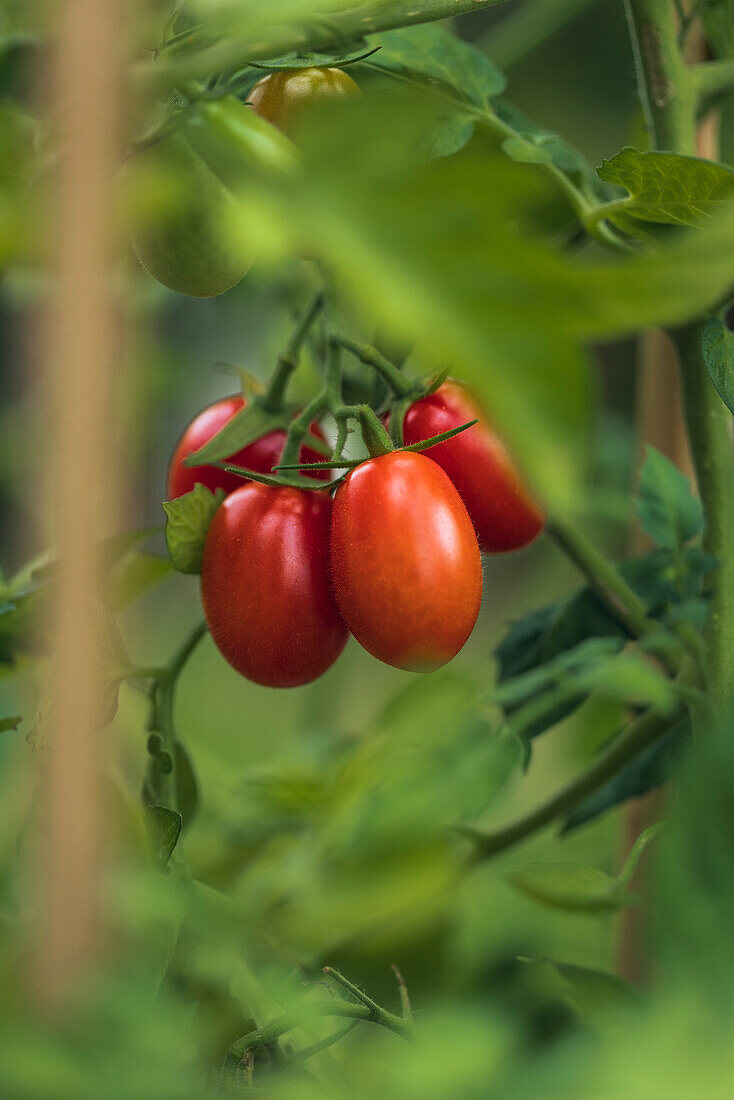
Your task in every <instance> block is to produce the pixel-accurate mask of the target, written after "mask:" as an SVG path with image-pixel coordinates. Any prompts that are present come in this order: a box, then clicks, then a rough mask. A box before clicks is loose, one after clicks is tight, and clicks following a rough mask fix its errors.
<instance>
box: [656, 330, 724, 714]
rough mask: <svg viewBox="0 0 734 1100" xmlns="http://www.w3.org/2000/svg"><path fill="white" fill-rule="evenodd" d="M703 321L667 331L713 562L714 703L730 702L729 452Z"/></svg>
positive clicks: (710, 639)
mask: <svg viewBox="0 0 734 1100" xmlns="http://www.w3.org/2000/svg"><path fill="white" fill-rule="evenodd" d="M702 329H703V323H702V322H701V323H698V324H691V325H687V326H686V327H685V328H682V329H678V330H677V331H674V332H672V333H671V336H672V338H673V342H674V343H675V346H676V349H677V351H678V357H679V360H680V368H681V380H682V385H683V403H684V408H685V414H686V425H687V429H688V438H689V440H690V443H691V452H692V454H693V461H694V465H695V468H696V480H697V482H698V491H699V493H700V495H701V502H702V504H703V510H704V514H705V516H706V528H705V530H704V536H703V540H704V542H703V544H704V548H705V549H706V550H707V551H708V553H709V554H712V555H713V556H714V557H715V558H717V559H718V561H719V563H720V564H719V568H718V569H717V571H716V573H715V574H714V592H713V596H712V598H711V603H710V608H709V619H708V627H707V631H706V637H705V645H706V657H707V662H708V671H709V673H710V676H711V682H712V684H713V688H714V694H715V695H716V697H717V700H718V701H719V702H720V703H722V704H727V703H730V702H731V701H732V699H733V698H734V670H733V669H732V661H733V660H734V451H733V450H732V441H731V436H730V434H729V429H730V426H731V414H730V413H729V410H728V409H727V407H726V405H725V404H724V402H723V401H722V400H721V398H720V397H719V395H718V393H717V391H716V389H715V388H714V386H713V384H712V382H711V379H710V378H709V375H708V371H707V370H706V364H705V363H704V361H703V352H702V348H701V333H702Z"/></svg>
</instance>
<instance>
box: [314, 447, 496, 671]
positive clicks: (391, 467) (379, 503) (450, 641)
mask: <svg viewBox="0 0 734 1100" xmlns="http://www.w3.org/2000/svg"><path fill="white" fill-rule="evenodd" d="M331 572H332V583H333V586H334V593H335V595H336V600H337V603H338V605H339V609H340V611H341V613H342V615H343V617H344V620H345V622H346V624H347V626H348V627H349V629H350V631H351V633H352V634H353V635H354V637H355V638H356V639H357V641H358V642H359V643H360V645H362V646H363V647H364V648H365V649H366V650H367V651H368V652H369V653H371V654H372V655H373V656H374V657H377V658H378V660H381V661H384V662H385V663H386V664H389V665H394V666H395V667H397V668H402V669H406V670H408V671H413V672H431V671H433V670H435V669H437V668H440V667H441V666H442V665H445V664H446V663H447V662H448V661H450V660H451V659H452V658H453V657H455V656H456V654H457V653H458V652H459V650H460V649H461V648H462V647H463V646H464V644H465V642H466V641H467V639H468V638H469V635H470V634H471V632H472V630H473V628H474V624H475V623H476V620H477V616H478V614H479V607H480V604H481V598H482V563H481V557H480V554H479V547H478V545H477V539H476V535H475V533H474V529H473V527H472V524H471V520H470V519H469V515H468V513H467V511H466V508H465V507H464V505H463V503H462V501H461V498H460V496H459V494H458V493H457V491H456V489H455V488H454V486H453V485H452V483H451V480H450V479H449V477H448V476H447V475H446V474H445V473H444V471H443V470H442V469H441V467H440V466H438V465H437V464H436V463H435V462H433V461H432V459H430V458H426V457H425V456H424V455H422V454H416V453H411V452H405V451H403V452H400V451H394V452H391V453H390V454H386V455H382V456H381V457H379V458H372V459H368V460H367V461H366V462H364V463H362V464H361V465H360V466H358V467H356V468H355V469H354V470H352V471H351V473H349V474H348V475H347V477H346V479H345V481H344V482H343V483H342V484H341V485H340V486H339V488H338V489H337V491H336V495H335V497H334V509H333V518H332V525H331Z"/></svg>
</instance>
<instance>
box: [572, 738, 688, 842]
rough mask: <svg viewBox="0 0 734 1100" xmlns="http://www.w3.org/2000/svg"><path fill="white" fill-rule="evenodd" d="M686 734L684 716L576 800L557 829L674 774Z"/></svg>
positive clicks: (583, 819)
mask: <svg viewBox="0 0 734 1100" xmlns="http://www.w3.org/2000/svg"><path fill="white" fill-rule="evenodd" d="M690 737H691V726H690V722H689V721H688V719H684V720H683V721H682V722H679V723H678V724H677V725H676V726H674V727H673V729H672V730H671V731H670V733H667V734H666V735H665V736H664V737H662V738H660V740H659V741H656V742H655V744H654V745H651V746H650V747H649V748H647V749H644V750H643V752H641V753H640V754H639V756H637V757H635V759H634V760H632V761H630V763H629V764H627V765H626V766H625V767H624V768H622V770H621V771H619V772H617V774H616V775H615V776H613V777H612V778H611V779H610V780H608V781H607V782H606V783H605V784H604V786H602V787H600V788H599V790H597V791H595V793H594V794H592V795H589V797H588V798H586V799H584V801H583V802H580V803H579V805H578V806H576V808H575V809H574V810H573V812H572V813H570V814H569V815H568V817H567V818H566V820H565V821H564V823H563V828H562V830H561V832H562V833H567V832H570V831H571V830H572V829H576V828H577V827H578V826H579V825H584V824H586V823H587V822H588V821H593V819H594V818H595V817H598V816H599V815H600V814H603V813H605V812H606V811H607V810H610V809H612V808H613V807H614V806H618V805H619V804H620V803H622V802H627V801H629V799H631V798H641V797H642V795H644V794H647V793H648V792H649V791H653V790H655V789H656V788H658V787H661V786H662V785H663V783H665V782H667V780H668V779H669V778H670V777H671V775H673V774H674V772H675V770H676V768H677V766H678V764H679V762H680V760H681V758H682V756H683V753H684V750H685V748H686V746H687V745H688V744H689V742H690Z"/></svg>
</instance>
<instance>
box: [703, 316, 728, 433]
mask: <svg viewBox="0 0 734 1100" xmlns="http://www.w3.org/2000/svg"><path fill="white" fill-rule="evenodd" d="M701 346H702V349H703V359H704V362H705V364H706V369H707V370H708V372H709V374H710V376H711V381H712V382H713V384H714V385H715V386H716V389H717V390H718V393H719V397H720V398H721V400H722V401H723V402H724V404H725V405H726V406H727V407H728V408H729V410H730V412H734V335H733V334H732V333H731V332H730V331H729V329H728V328H727V327H726V325H725V324H724V322H723V321H722V320H721V319H720V318H719V317H710V318H709V319H708V321H707V322H706V324H705V325H704V329H703V335H702V338H701Z"/></svg>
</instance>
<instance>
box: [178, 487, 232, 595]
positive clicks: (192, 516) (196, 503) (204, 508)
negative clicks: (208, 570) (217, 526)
mask: <svg viewBox="0 0 734 1100" xmlns="http://www.w3.org/2000/svg"><path fill="white" fill-rule="evenodd" d="M224 497H225V492H224V489H217V491H216V493H212V492H211V491H210V490H209V489H207V488H206V487H205V486H204V485H202V484H201V483H200V482H197V484H196V485H195V486H194V488H193V489H192V490H191V492H190V493H186V494H185V496H182V497H177V498H176V500H168V501H165V502H164V504H163V510H164V511H165V513H166V545H167V547H168V552H169V554H170V555H171V561H172V562H173V565H174V568H175V569H178V571H179V573H200V572H201V559H202V557H203V554H204V542H205V541H206V534H207V531H208V530H209V525H210V523H211V521H212V520H213V518H214V513H215V512H216V510H217V508H218V507H219V505H220V504H221V503H222V501H223V500H224Z"/></svg>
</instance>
